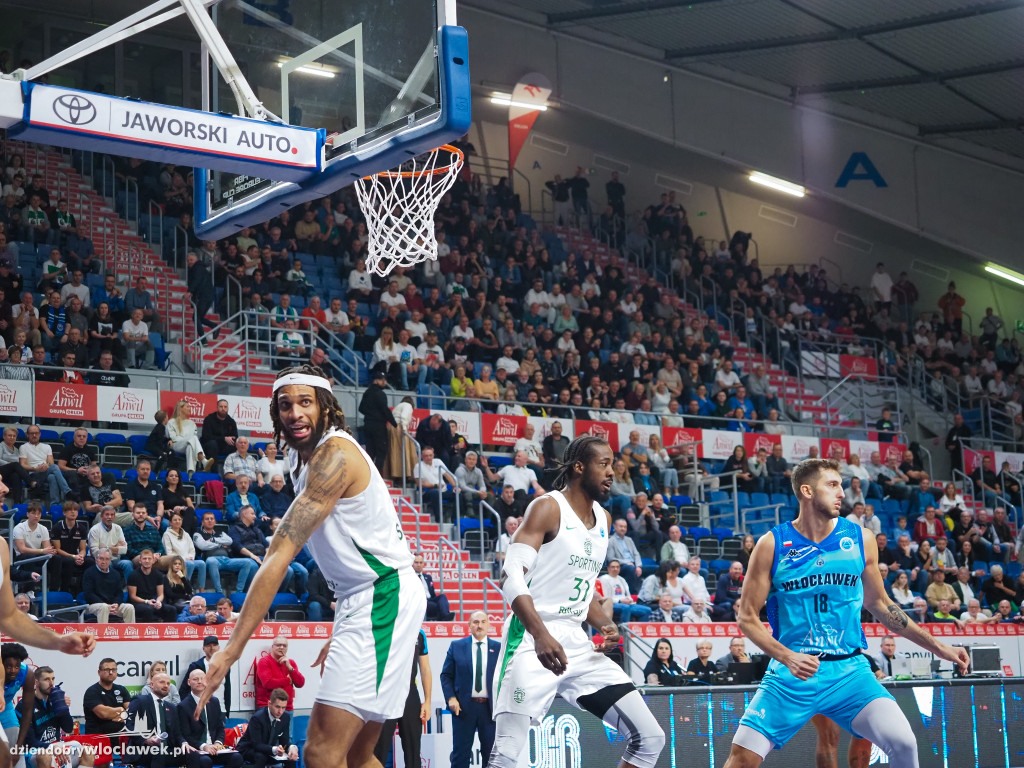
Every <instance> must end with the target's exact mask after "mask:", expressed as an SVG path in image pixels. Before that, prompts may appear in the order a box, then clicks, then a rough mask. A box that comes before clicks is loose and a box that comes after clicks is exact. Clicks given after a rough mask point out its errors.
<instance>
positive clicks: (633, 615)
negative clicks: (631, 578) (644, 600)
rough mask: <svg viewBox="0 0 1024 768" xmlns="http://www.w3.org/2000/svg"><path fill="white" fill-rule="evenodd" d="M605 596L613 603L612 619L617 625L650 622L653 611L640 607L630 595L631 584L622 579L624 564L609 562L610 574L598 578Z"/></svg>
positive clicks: (643, 606) (644, 606) (616, 561)
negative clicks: (631, 622)
mask: <svg viewBox="0 0 1024 768" xmlns="http://www.w3.org/2000/svg"><path fill="white" fill-rule="evenodd" d="M598 581H599V582H601V589H602V590H603V592H604V596H605V597H606V598H607V599H609V600H611V601H612V619H613V620H614V621H615V623H616V624H628V623H629V622H630V621H649V620H650V618H651V609H650V608H648V607H647V606H646V605H639V604H637V603H636V602H635V601H634V600H633V595H632V594H630V590H629V584H628V583H626V580H625V579H624V578H622V564H621V563H620V562H619V561H618V560H609V561H608V573H606V574H605V575H604V576H601V577H599V578H598Z"/></svg>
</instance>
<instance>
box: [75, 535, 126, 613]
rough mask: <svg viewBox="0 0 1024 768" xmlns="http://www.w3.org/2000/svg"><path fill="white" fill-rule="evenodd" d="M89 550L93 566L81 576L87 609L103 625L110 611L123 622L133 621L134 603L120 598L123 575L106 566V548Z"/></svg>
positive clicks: (121, 596) (122, 595)
mask: <svg viewBox="0 0 1024 768" xmlns="http://www.w3.org/2000/svg"><path fill="white" fill-rule="evenodd" d="M92 552H93V559H94V560H95V561H96V565H95V566H94V567H92V568H87V569H86V571H85V574H84V575H83V576H82V591H83V592H84V594H85V602H86V605H88V611H87V612H88V613H91V614H92V615H93V616H95V617H96V623H97V624H106V623H107V622H108V621H110V614H112V613H113V614H114V615H116V616H120V617H121V620H122V621H124V622H125V623H126V624H134V623H135V606H133V605H132V604H131V603H130V602H125V600H124V591H125V586H126V584H125V578H124V576H123V575H122V574H121V572H120V571H119V570H118V569H117V568H111V567H110V563H111V555H110V550H109V549H107V548H106V547H101V548H99V549H93V550H92ZM125 562H127V561H125ZM129 565H130V564H129Z"/></svg>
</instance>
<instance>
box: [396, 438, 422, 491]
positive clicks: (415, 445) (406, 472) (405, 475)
mask: <svg viewBox="0 0 1024 768" xmlns="http://www.w3.org/2000/svg"><path fill="white" fill-rule="evenodd" d="M399 432H400V433H401V435H402V439H403V440H408V441H409V442H411V443H412V445H413V448H414V449H415V450H416V465H417V466H419V463H420V462H421V461H422V460H423V459H422V456H423V448H422V446H420V443H419V441H418V440H417V439H416V438H415V437H413V436H412V435H410V434H409V433H408V432H406V431H405V429H403V428H402V427H399ZM410 470H411V467H409V466H408V463H407V459H406V457H405V448H404V447H403V448H402V495H403V496H404V495H405V492H406V481H407V480H408V478H410V477H412V472H411V471H410ZM415 489H416V491H418V493H419V505H420V509H423V486H422V485H420V484H419V483H416V484H415Z"/></svg>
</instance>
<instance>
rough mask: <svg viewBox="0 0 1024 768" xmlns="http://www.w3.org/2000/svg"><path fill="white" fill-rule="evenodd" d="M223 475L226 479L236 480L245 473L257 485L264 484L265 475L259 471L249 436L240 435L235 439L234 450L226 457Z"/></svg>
mask: <svg viewBox="0 0 1024 768" xmlns="http://www.w3.org/2000/svg"><path fill="white" fill-rule="evenodd" d="M222 475H223V477H224V479H225V480H234V481H236V482H237V480H238V478H239V476H241V475H245V476H246V477H248V478H249V480H250V481H252V482H253V483H256V486H257V487H260V486H262V485H263V476H262V475H261V474H260V472H259V465H258V462H257V459H256V457H255V456H253V455H251V454H250V453H249V438H247V437H238V438H237V439H236V440H235V450H234V452H232V453H231V454H230V455H229V456H228V457H227V458H226V459H224V469H223V471H222Z"/></svg>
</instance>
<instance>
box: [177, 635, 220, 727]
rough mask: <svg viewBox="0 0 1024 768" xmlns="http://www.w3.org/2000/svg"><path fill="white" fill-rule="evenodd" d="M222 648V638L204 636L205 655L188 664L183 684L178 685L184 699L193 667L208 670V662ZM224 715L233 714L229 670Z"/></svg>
mask: <svg viewBox="0 0 1024 768" xmlns="http://www.w3.org/2000/svg"><path fill="white" fill-rule="evenodd" d="M219 650H220V640H218V639H217V636H216V635H207V636H206V637H204V638H203V656H202V658H199V659H196V660H195V661H193V662H192V663H191V664H189V665H188V669H186V670H185V677H184V678H182V681H181V685H179V686H178V693H179V694H180V695H181V698H182V699H184V698H185V697H186V696H188V692H189V686H188V676H189V675H191V674H192V670H193V669H201V670H203V672H205V671H206V665H207V662H209V661H210V659H211V658H213V654H215V653H216V652H217V651H219ZM223 687H224V716H225V717H227V716H228V715H229V714H231V673H230V672H228V674H227V677H225V678H224V686H223Z"/></svg>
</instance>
